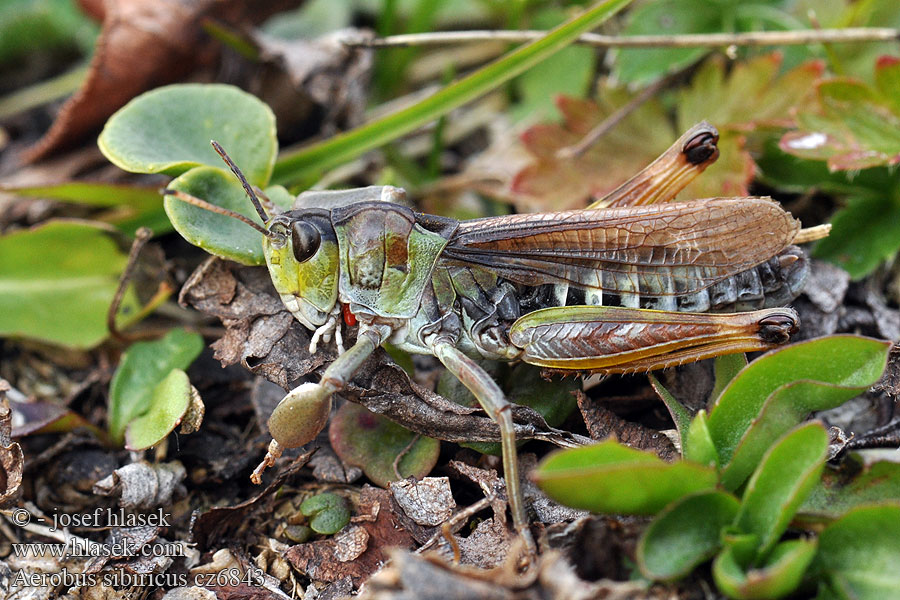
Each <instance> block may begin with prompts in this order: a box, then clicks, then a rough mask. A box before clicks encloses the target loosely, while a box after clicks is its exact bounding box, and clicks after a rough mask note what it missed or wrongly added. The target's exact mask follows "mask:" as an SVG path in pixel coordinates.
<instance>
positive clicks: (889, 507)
mask: <svg viewBox="0 0 900 600" xmlns="http://www.w3.org/2000/svg"><path fill="white" fill-rule="evenodd" d="M898 540H900V504H898V503H896V502H894V503H891V504H881V505H875V506H864V507H860V508H856V509H854V510H852V511H851V512H849V513H847V514H846V515H845V516H844V517H843V518H841V519H839V520H837V521H835V522H834V523H832V524H831V525H829V526H828V527H826V528H825V529H824V530H823V531H822V533H821V535H820V536H819V552H818V554H817V555H816V558H815V561H814V562H813V565H812V567H811V568H810V573H811V574H813V575H815V576H817V577H819V579H820V582H821V585H822V586H823V587H824V588H825V589H830V590H832V591H833V593H834V595H835V596H837V597H850V598H862V599H866V600H868V599H872V600H875V599H877V600H883V599H888V598H900V541H898Z"/></svg>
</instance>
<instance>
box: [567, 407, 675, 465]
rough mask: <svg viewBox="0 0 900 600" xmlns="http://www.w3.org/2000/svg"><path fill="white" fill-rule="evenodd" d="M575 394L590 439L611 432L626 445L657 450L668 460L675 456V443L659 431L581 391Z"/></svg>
mask: <svg viewBox="0 0 900 600" xmlns="http://www.w3.org/2000/svg"><path fill="white" fill-rule="evenodd" d="M576 394H577V396H578V409H579V410H580V411H581V415H582V416H583V417H584V422H585V425H587V428H588V432H589V433H590V434H591V437H592V438H593V439H595V440H603V439H606V438H608V437H610V436H613V437H615V439H617V440H618V441H619V442H621V443H623V444H625V445H626V446H630V447H632V448H637V449H639V450H649V451H651V452H656V454H657V455H659V457H660V458H662V459H663V460H670V461H671V460H675V459H676V458H678V451H677V450H676V449H675V446H674V445H673V444H672V442H671V441H670V440H669V438H667V437H666V436H665V435H664V434H662V433H661V432H659V431H657V430H655V429H650V428H649V427H644V426H643V425H639V424H638V423H631V422H629V421H625V420H624V419H622V418H621V417H619V416H618V415H616V414H615V413H614V412H612V411H611V410H609V409H607V408H604V407H603V406H600V405H598V404H597V403H596V402H593V401H592V400H591V399H590V398H588V397H587V396H586V395H585V394H584V393H583V392H576Z"/></svg>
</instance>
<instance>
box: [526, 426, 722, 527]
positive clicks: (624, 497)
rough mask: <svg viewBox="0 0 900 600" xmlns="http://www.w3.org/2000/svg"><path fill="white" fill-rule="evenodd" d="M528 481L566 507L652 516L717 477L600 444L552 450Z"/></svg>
mask: <svg viewBox="0 0 900 600" xmlns="http://www.w3.org/2000/svg"><path fill="white" fill-rule="evenodd" d="M533 478H534V480H535V481H536V482H537V484H538V485H539V486H540V487H541V489H542V490H544V492H545V493H546V494H547V495H548V496H550V497H551V498H553V499H554V500H556V501H557V502H560V503H562V504H565V505H567V506H572V507H574V508H583V509H586V510H590V511H593V512H598V513H618V514H631V515H652V514H656V513H657V512H659V511H660V510H662V509H663V508H664V507H665V506H666V505H667V504H669V503H671V502H673V501H675V500H678V499H679V498H682V497H684V496H686V495H688V494H692V493H695V492H698V491H702V490H708V489H712V488H714V487H715V485H716V479H717V476H716V472H715V471H714V470H713V469H710V468H708V467H704V466H701V465H697V464H694V463H691V462H686V461H680V462H675V463H667V462H664V461H663V460H661V459H660V458H659V457H658V456H656V455H655V454H649V453H646V452H641V451H639V450H634V449H632V448H628V447H627V446H622V445H621V444H619V443H618V442H615V441H605V442H601V443H599V444H595V445H593V446H584V447H582V448H573V449H570V450H562V451H559V452H554V453H553V454H551V455H550V456H548V457H547V458H545V459H544V460H543V461H542V462H541V464H540V465H538V468H537V469H536V470H535V472H534V474H533Z"/></svg>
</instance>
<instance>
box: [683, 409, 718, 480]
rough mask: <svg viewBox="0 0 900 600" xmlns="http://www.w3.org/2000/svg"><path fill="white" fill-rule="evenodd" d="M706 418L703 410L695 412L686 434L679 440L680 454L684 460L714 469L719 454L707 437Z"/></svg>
mask: <svg viewBox="0 0 900 600" xmlns="http://www.w3.org/2000/svg"><path fill="white" fill-rule="evenodd" d="M707 418H708V417H707V416H706V411H705V410H699V411H697V414H696V415H695V416H694V420H693V421H691V424H690V426H689V427H688V430H687V434H686V435H684V436H683V437H682V438H681V454H682V456H684V458H685V460H690V461H693V462H695V463H698V464H701V465H707V466H709V467H713V468H715V467H716V466H717V465H718V464H719V454H718V452H716V445H715V444H713V441H712V437H711V436H710V435H709V425H708V424H707Z"/></svg>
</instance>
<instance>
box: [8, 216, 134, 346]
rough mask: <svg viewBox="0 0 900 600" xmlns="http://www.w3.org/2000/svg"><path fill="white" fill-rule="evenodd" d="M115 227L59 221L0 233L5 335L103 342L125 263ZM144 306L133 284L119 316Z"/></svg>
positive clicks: (69, 342)
mask: <svg viewBox="0 0 900 600" xmlns="http://www.w3.org/2000/svg"><path fill="white" fill-rule="evenodd" d="M113 234H114V230H111V228H109V227H104V226H101V225H99V224H96V223H90V222H86V221H62V220H57V221H49V222H47V223H45V224H43V225H41V226H39V227H35V228H34V229H28V230H20V231H15V232H13V233H9V234H6V235H3V236H0V335H4V336H11V337H24V338H30V339H36V340H41V341H44V342H49V343H52V344H60V345H63V346H70V347H75V348H91V347H93V346H96V345H97V344H99V343H100V342H102V341H103V340H104V339H105V338H106V336H107V335H108V333H109V332H108V331H107V328H106V313H107V311H108V310H109V306H110V303H111V302H112V299H113V295H114V294H115V291H116V287H117V286H118V279H119V274H120V273H121V271H122V269H124V268H125V263H126V262H127V259H126V256H125V254H124V253H123V252H122V251H121V250H120V247H119V245H118V244H117V243H116V240H115V239H114V235H113ZM138 309H139V305H138V302H137V299H136V297H135V294H134V293H133V291H129V292H128V293H126V295H125V297H124V298H123V301H122V305H121V309H120V315H129V314H131V315H134V314H137V313H138ZM121 322H122V323H125V322H127V317H125V318H123V319H121Z"/></svg>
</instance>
